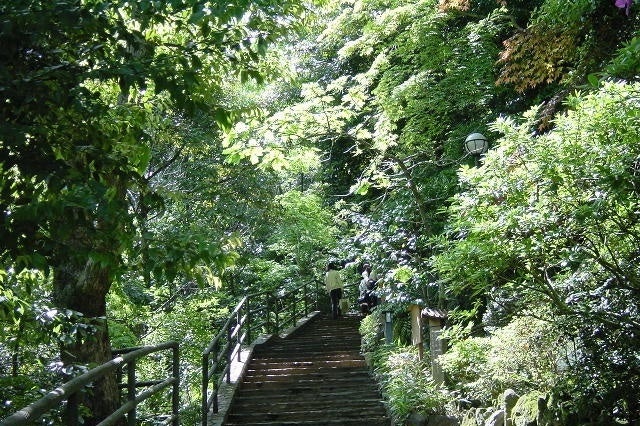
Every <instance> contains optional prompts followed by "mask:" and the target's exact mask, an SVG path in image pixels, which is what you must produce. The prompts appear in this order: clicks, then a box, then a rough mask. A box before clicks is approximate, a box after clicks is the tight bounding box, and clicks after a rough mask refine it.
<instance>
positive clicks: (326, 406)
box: [224, 317, 391, 426]
mask: <svg viewBox="0 0 640 426" xmlns="http://www.w3.org/2000/svg"><path fill="white" fill-rule="evenodd" d="M359 323H360V318H359V317H343V318H340V319H338V320H331V319H328V318H317V319H316V320H313V321H310V322H309V323H307V324H305V325H304V326H303V327H302V328H300V329H299V330H297V331H296V332H294V333H293V334H291V335H289V336H288V337H286V338H275V339H272V340H271V341H269V342H268V343H266V344H264V345H260V346H259V347H257V348H256V349H255V350H254V352H253V359H252V360H250V361H249V363H248V365H247V369H246V370H245V374H244V377H243V379H242V381H241V383H240V384H239V386H238V388H237V390H236V393H235V395H234V398H233V400H232V402H231V407H230V410H229V411H228V413H227V417H226V420H225V423H224V424H225V425H230V426H231V425H233V426H235V425H244V426H247V425H249V426H250V425H255V426H259V425H336V426H338V425H344V426H352V425H363V426H369V425H371V426H378V425H380V426H381V425H385V426H387V425H390V424H391V422H390V420H389V419H388V417H387V415H386V414H387V413H386V408H385V406H384V404H383V402H382V398H381V396H380V392H379V390H378V387H377V384H376V383H375V381H374V380H373V379H372V377H371V375H370V374H369V371H368V369H367V368H366V364H365V361H364V357H363V356H362V355H361V354H360V341H361V339H360V335H359V333H358V327H359Z"/></svg>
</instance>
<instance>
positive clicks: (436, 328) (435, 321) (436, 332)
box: [429, 318, 445, 384]
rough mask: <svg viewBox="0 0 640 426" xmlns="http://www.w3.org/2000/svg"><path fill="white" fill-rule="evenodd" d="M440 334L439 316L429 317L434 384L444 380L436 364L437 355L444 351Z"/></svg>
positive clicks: (440, 322)
mask: <svg viewBox="0 0 640 426" xmlns="http://www.w3.org/2000/svg"><path fill="white" fill-rule="evenodd" d="M440 334H442V321H441V320H440V319H439V318H429V352H431V374H432V376H433V381H434V382H435V383H436V384H441V383H443V382H444V373H443V372H442V367H440V364H438V357H439V356H440V355H442V354H443V353H444V351H445V345H444V341H443V340H442V339H440Z"/></svg>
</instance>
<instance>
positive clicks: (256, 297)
mask: <svg viewBox="0 0 640 426" xmlns="http://www.w3.org/2000/svg"><path fill="white" fill-rule="evenodd" d="M318 287H319V284H318V282H308V283H305V284H302V285H301V286H298V287H296V288H294V289H292V290H288V291H284V290H281V291H278V292H276V293H271V292H261V293H255V294H251V295H249V296H245V297H243V298H242V300H241V301H240V302H239V303H238V304H237V305H236V307H235V309H234V310H233V311H232V312H231V314H230V315H229V317H228V319H227V321H226V322H225V324H224V325H223V326H222V328H221V329H220V331H219V332H218V334H217V335H216V336H215V337H214V338H213V340H212V341H211V343H210V344H209V346H208V347H207V349H205V351H204V352H203V353H202V425H203V426H206V425H207V419H208V416H209V413H210V412H213V413H217V412H218V408H219V407H218V390H219V389H220V386H221V385H222V383H223V382H224V381H225V380H226V382H227V383H231V361H232V359H233V358H234V357H237V359H238V361H241V352H242V347H243V346H248V344H249V343H250V342H252V341H253V340H254V339H255V338H256V337H257V336H258V335H259V334H280V332H281V331H283V330H285V329H287V328H288V327H293V326H294V325H295V324H296V323H297V321H298V320H300V319H301V318H304V317H305V316H307V315H309V314H310V313H311V310H312V309H317V308H318V292H319V289H318ZM210 387H213V389H212V390H211V392H210Z"/></svg>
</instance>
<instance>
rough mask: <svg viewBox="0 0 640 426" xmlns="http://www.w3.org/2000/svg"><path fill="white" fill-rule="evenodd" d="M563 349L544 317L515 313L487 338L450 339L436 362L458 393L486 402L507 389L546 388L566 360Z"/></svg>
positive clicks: (555, 377) (555, 378) (544, 390)
mask: <svg viewBox="0 0 640 426" xmlns="http://www.w3.org/2000/svg"><path fill="white" fill-rule="evenodd" d="M565 348H566V345H564V344H563V343H562V340H561V338H560V337H559V334H558V333H557V332H556V331H554V329H553V328H552V327H551V325H550V324H549V323H548V322H545V321H542V320H538V319H535V318H530V317H520V318H515V319H514V320H512V322H511V323H509V324H508V325H507V326H506V327H503V328H499V329H496V330H495V331H494V332H493V333H492V334H491V335H490V336H488V337H468V338H466V339H462V340H459V341H457V342H454V343H453V344H452V346H451V349H450V350H449V352H447V353H446V354H444V355H443V356H442V357H441V358H440V363H441V365H442V368H443V370H444V371H445V373H446V374H447V377H448V379H449V383H451V386H453V387H454V388H455V389H456V390H457V391H459V392H460V393H461V394H462V396H464V397H466V398H471V399H479V400H481V401H483V402H485V403H491V402H492V401H493V400H495V398H497V397H498V396H499V395H500V394H501V393H502V392H504V391H505V390H506V389H514V390H515V391H516V392H518V393H519V394H523V393H526V392H529V391H532V390H539V391H542V392H548V391H550V390H551V389H552V387H553V386H554V385H555V383H557V381H558V379H559V377H560V373H561V372H560V368H561V366H562V365H565V363H564V362H563V358H565V357H566V351H565Z"/></svg>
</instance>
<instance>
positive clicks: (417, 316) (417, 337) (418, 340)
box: [409, 305, 424, 361]
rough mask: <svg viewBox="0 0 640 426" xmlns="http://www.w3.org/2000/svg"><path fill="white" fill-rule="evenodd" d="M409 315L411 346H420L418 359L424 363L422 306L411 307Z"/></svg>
mask: <svg viewBox="0 0 640 426" xmlns="http://www.w3.org/2000/svg"><path fill="white" fill-rule="evenodd" d="M409 313H410V315H411V344H412V345H416V346H418V359H419V360H420V361H422V360H423V359H424V346H423V344H422V343H423V342H422V312H421V310H420V306H418V305H411V306H409Z"/></svg>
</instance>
